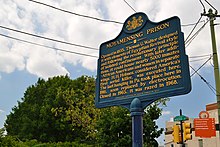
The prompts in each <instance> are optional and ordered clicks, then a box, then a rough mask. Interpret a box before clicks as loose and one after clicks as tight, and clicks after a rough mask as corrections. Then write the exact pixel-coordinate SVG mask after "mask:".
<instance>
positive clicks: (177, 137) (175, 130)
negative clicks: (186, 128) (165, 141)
mask: <svg viewBox="0 0 220 147" xmlns="http://www.w3.org/2000/svg"><path fill="white" fill-rule="evenodd" d="M172 135H173V142H175V143H179V142H180V141H181V137H180V128H179V126H178V125H174V126H173V133H172Z"/></svg>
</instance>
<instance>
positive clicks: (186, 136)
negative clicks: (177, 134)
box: [183, 122, 192, 141]
mask: <svg viewBox="0 0 220 147" xmlns="http://www.w3.org/2000/svg"><path fill="white" fill-rule="evenodd" d="M191 133H192V128H191V123H189V122H184V123H183V140H184V141H186V140H191V139H192V134H191Z"/></svg>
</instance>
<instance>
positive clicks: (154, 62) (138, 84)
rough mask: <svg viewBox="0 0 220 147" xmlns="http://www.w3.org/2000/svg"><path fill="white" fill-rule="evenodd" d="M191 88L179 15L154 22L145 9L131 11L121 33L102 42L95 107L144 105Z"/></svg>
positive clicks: (183, 92) (184, 92) (187, 91)
mask: <svg viewBox="0 0 220 147" xmlns="http://www.w3.org/2000/svg"><path fill="white" fill-rule="evenodd" d="M190 90H191V81H190V74H189V63H188V56H187V55H186V54H185V45H184V35H183V33H182V32H181V25H180V19H179V18H178V17H176V16H175V17H171V18H169V19H166V20H163V21H161V22H158V23H155V22H151V21H150V20H149V19H148V17H147V15H146V14H144V13H135V14H133V15H131V16H130V17H129V18H128V19H127V20H126V21H125V23H124V25H123V28H122V31H121V32H120V33H119V35H118V36H117V37H116V38H115V39H113V40H110V41H107V42H104V43H102V44H101V46H100V52H99V59H98V70H97V79H96V98H95V104H96V107H98V108H101V107H107V106H114V105H123V106H125V107H129V106H130V103H131V102H132V100H133V99H134V98H138V99H139V100H140V101H141V103H142V106H143V107H146V106H147V105H149V104H150V103H152V102H153V101H155V100H157V99H159V98H163V97H171V96H176V95H182V94H187V93H189V92H190Z"/></svg>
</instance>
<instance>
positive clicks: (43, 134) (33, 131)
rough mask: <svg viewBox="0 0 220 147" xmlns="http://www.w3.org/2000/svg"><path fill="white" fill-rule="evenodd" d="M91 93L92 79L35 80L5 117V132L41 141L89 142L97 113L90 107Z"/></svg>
mask: <svg viewBox="0 0 220 147" xmlns="http://www.w3.org/2000/svg"><path fill="white" fill-rule="evenodd" d="M94 91H95V84H94V78H91V77H87V76H82V77H80V78H77V79H75V80H71V79H70V78H69V77H68V76H61V77H54V78H50V79H48V81H45V80H43V79H39V80H38V81H37V83H36V84H35V85H32V86H30V87H29V88H28V89H27V90H26V92H25V93H24V97H23V98H22V102H18V106H15V107H14V108H13V109H12V112H11V113H10V114H9V115H8V116H7V120H6V123H5V127H6V130H7V133H8V135H12V136H17V137H18V138H19V139H21V140H25V139H37V140H39V141H42V142H47V141H51V142H53V141H54V142H56V141H73V140H76V139H80V140H88V139H91V138H92V137H94V123H95V121H96V118H97V116H98V111H99V110H98V109H95V107H94V104H93V98H94Z"/></svg>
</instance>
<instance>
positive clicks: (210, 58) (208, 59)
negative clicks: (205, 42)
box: [190, 56, 212, 77]
mask: <svg viewBox="0 0 220 147" xmlns="http://www.w3.org/2000/svg"><path fill="white" fill-rule="evenodd" d="M211 59H212V56H210V57H209V59H208V60H206V61H205V62H204V63H203V64H202V65H201V66H200V67H199V68H198V69H197V70H196V71H195V72H194V73H193V74H191V76H190V77H192V76H193V75H195V73H197V72H198V71H199V70H200V69H201V68H202V67H203V66H204V65H205V64H206V63H207V62H208V61H209V60H211Z"/></svg>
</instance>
